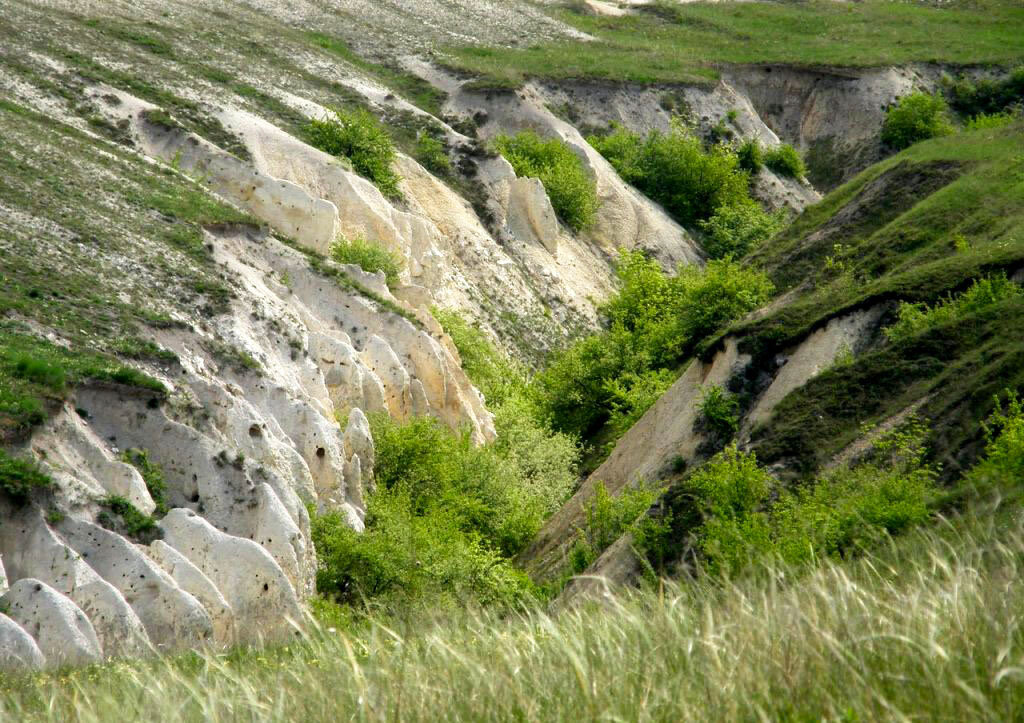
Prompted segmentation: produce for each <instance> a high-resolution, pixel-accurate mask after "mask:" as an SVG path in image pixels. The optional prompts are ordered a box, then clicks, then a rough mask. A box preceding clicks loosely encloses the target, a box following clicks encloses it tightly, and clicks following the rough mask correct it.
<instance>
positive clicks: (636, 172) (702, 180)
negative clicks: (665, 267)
mask: <svg viewBox="0 0 1024 723" xmlns="http://www.w3.org/2000/svg"><path fill="white" fill-rule="evenodd" d="M587 140H588V142H589V143H590V144H591V145H592V146H594V148H596V149H597V150H598V152H600V154H601V155H602V156H604V157H605V158H607V159H608V161H609V162H610V163H611V164H612V166H614V168H615V170H616V171H617V172H618V174H619V175H620V176H621V177H622V179H623V180H624V181H626V182H627V183H629V184H631V185H633V186H636V187H637V188H638V189H639V190H640V191H642V192H643V193H644V194H645V195H647V196H649V197H650V198H652V199H653V200H655V201H657V202H658V203H660V204H661V205H662V206H664V207H665V210H666V211H668V213H669V214H670V215H671V216H672V217H673V218H675V219H676V220H677V221H678V222H679V223H681V224H683V225H684V226H694V225H696V224H697V222H698V221H703V220H706V219H708V218H709V217H711V216H712V215H713V214H714V213H715V212H716V211H718V210H719V209H721V208H723V207H726V206H732V205H735V204H738V203H742V202H743V201H745V200H747V199H748V198H749V196H748V193H747V185H748V181H749V178H748V175H747V174H746V173H745V172H744V171H743V169H741V168H740V165H739V158H738V157H737V155H736V153H735V152H734V151H733V150H732V149H731V148H730V147H729V146H727V145H724V144H715V145H713V146H712V147H711V148H710V149H705V148H704V144H703V143H702V142H701V140H700V139H699V138H697V136H696V135H694V134H693V132H692V131H690V130H689V129H688V128H687V127H686V126H684V125H683V124H682V123H681V122H674V124H673V126H672V130H671V131H670V132H668V133H662V132H661V131H658V130H653V131H651V132H650V133H649V134H648V135H647V136H646V137H641V136H639V135H638V134H636V133H633V132H631V131H629V130H626V129H625V128H622V127H617V128H615V129H614V130H613V132H612V133H611V134H609V135H606V136H591V137H589V138H588V139H587Z"/></svg>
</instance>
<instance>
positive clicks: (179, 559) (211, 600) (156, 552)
mask: <svg viewBox="0 0 1024 723" xmlns="http://www.w3.org/2000/svg"><path fill="white" fill-rule="evenodd" d="M147 551H148V552H149V556H150V557H151V558H153V560H154V561H156V563H157V564H159V565H160V566H161V567H162V568H163V569H164V571H165V572H167V573H168V574H169V575H170V576H171V577H173V578H174V581H175V582H176V583H178V585H179V587H181V589H182V590H185V591H186V592H188V593H190V594H192V595H193V596H194V597H195V598H196V599H197V600H198V601H199V602H200V603H202V605H203V607H204V608H206V612H207V614H209V616H210V619H211V620H212V622H213V639H214V641H215V642H216V643H217V644H219V645H222V646H227V645H231V644H232V643H234V642H235V613H234V611H233V610H232V609H231V605H229V604H228V601H227V600H225V599H224V596H223V595H221V593H220V590H218V589H217V586H216V585H214V584H213V582H212V581H211V580H210V578H208V577H207V576H206V575H205V574H204V573H203V571H202V570H200V569H199V568H198V567H196V566H195V565H193V564H192V563H191V562H190V561H189V560H188V559H187V558H186V557H185V556H184V555H182V554H181V553H180V552H178V551H177V550H175V549H174V548H173V547H171V546H170V545H168V544H167V543H166V542H164V541H163V540H155V541H154V542H153V544H151V545H150V546H149V547H148V548H147Z"/></svg>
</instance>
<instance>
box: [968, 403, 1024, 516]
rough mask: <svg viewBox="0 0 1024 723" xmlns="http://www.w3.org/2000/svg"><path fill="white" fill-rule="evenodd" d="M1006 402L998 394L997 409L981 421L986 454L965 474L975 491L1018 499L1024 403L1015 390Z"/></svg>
mask: <svg viewBox="0 0 1024 723" xmlns="http://www.w3.org/2000/svg"><path fill="white" fill-rule="evenodd" d="M1006 397H1007V398H1006V401H1005V402H1004V401H1003V400H1001V399H999V398H998V397H996V399H995V410H994V411H993V412H992V414H991V415H990V416H989V418H988V419H987V420H986V421H985V422H984V423H983V424H982V429H983V431H984V433H985V442H986V444H985V454H984V457H983V458H982V460H981V461H980V462H978V464H976V465H975V466H974V467H973V468H972V469H971V470H970V471H969V472H968V473H967V474H966V475H965V476H964V481H963V484H964V487H965V489H966V490H968V491H969V492H971V493H972V494H975V495H977V494H990V493H992V492H996V493H998V494H999V495H1008V496H1010V498H1011V499H1019V498H1020V495H1021V484H1020V483H1021V480H1024V404H1022V403H1021V400H1020V397H1019V396H1018V395H1017V394H1016V393H1015V392H1007V393H1006Z"/></svg>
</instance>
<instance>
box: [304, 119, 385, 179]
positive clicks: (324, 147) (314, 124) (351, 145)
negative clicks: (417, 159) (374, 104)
mask: <svg viewBox="0 0 1024 723" xmlns="http://www.w3.org/2000/svg"><path fill="white" fill-rule="evenodd" d="M306 137H307V139H308V140H309V142H310V143H311V144H312V145H314V146H316V147H317V148H319V149H320V150H321V151H324V152H325V153H329V154H331V155H332V156H338V157H340V158H345V159H347V160H348V161H349V162H351V164H352V168H353V169H355V171H356V173H358V174H359V175H361V176H363V177H365V178H368V179H369V180H371V181H373V183H374V185H376V186H377V188H379V189H380V191H381V193H383V194H384V195H385V196H388V197H389V198H400V197H401V195H402V192H401V191H400V190H399V188H398V184H399V183H400V182H401V180H402V178H401V176H399V175H398V173H397V172H396V171H395V170H394V167H393V166H394V162H395V157H396V156H395V147H394V144H393V143H392V141H391V137H390V136H389V135H388V134H387V131H385V130H384V128H383V127H382V126H381V125H380V122H379V121H378V120H377V119H376V118H374V117H373V116H372V115H370V113H369V111H367V110H364V109H357V110H353V111H346V110H343V109H336V110H334V111H332V112H331V113H330V114H329V115H327V116H325V117H323V118H314V119H313V120H311V121H309V125H308V127H307V128H306Z"/></svg>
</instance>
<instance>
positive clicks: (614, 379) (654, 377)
mask: <svg viewBox="0 0 1024 723" xmlns="http://www.w3.org/2000/svg"><path fill="white" fill-rule="evenodd" d="M617 275H618V277H619V280H620V282H621V284H622V286H621V288H620V291H619V292H618V293H617V294H616V295H615V296H613V297H612V298H611V299H609V301H608V302H607V303H606V304H605V305H604V306H603V307H602V308H601V312H602V315H603V316H604V318H605V320H606V324H607V329H606V330H605V331H602V332H600V333H598V334H594V335H591V336H589V337H586V338H584V339H582V340H580V341H578V342H576V343H575V344H573V345H572V346H571V347H569V348H568V349H566V350H565V351H563V352H560V353H559V354H557V355H556V356H555V357H554V358H553V359H552V360H551V363H550V364H549V365H548V368H547V369H546V370H544V371H543V372H542V373H540V374H539V375H537V377H536V379H535V380H534V389H535V394H536V396H537V399H538V402H539V404H540V405H541V407H542V408H543V409H545V410H546V412H547V413H548V414H550V416H551V418H552V420H553V421H554V424H555V426H556V428H558V429H561V430H563V431H567V432H570V433H573V434H578V435H580V436H588V435H589V434H591V433H593V432H594V431H596V429H597V428H598V427H599V426H600V425H601V424H604V423H605V421H607V420H608V419H609V417H610V416H612V415H613V414H614V415H615V417H616V418H618V419H619V420H622V421H620V422H619V423H617V424H616V427H617V429H616V433H621V432H622V431H625V429H623V427H624V426H625V424H627V423H628V422H630V421H635V419H637V418H638V417H639V415H641V414H643V412H644V411H646V409H647V408H648V406H650V404H652V403H653V402H654V401H655V400H656V399H657V396H658V394H659V393H660V392H661V391H664V389H666V388H667V387H668V385H669V384H671V382H672V381H673V380H674V374H671V373H666V371H671V370H675V369H676V367H677V365H678V364H679V363H681V362H682V361H683V360H685V359H686V357H687V356H688V355H689V354H690V353H692V351H693V349H694V348H695V347H696V345H697V344H698V343H699V342H700V341H701V340H702V339H704V338H706V337H707V336H708V335H710V334H712V333H714V332H715V331H716V330H717V329H718V328H719V327H721V326H722V325H723V324H726V323H728V322H729V321H731V320H732V319H736V318H738V317H740V316H742V315H743V314H745V313H747V312H749V311H752V310H753V309H755V308H757V307H758V306H760V305H761V304H763V303H764V302H765V301H767V300H768V298H769V296H770V294H771V291H772V286H771V284H770V283H769V282H768V280H767V278H765V276H764V275H763V274H761V273H759V272H757V271H754V270H751V269H748V268H745V267H742V266H740V265H739V264H737V263H735V262H733V261H730V260H723V261H712V262H710V263H709V264H708V265H707V267H706V268H705V269H703V270H702V269H699V268H697V267H694V266H684V267H680V269H679V270H678V273H677V274H676V275H675V276H668V275H666V274H665V273H664V272H663V271H662V270H661V267H660V266H659V265H658V263H657V262H655V261H653V260H649V259H647V258H645V257H644V256H643V255H642V254H640V253H636V252H634V253H623V254H622V257H621V259H620V263H619V267H618V269H617Z"/></svg>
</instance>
